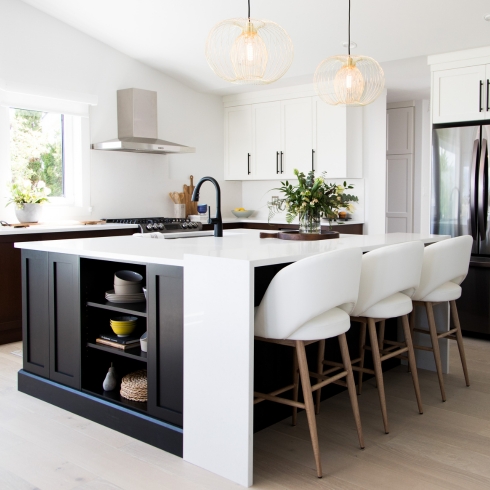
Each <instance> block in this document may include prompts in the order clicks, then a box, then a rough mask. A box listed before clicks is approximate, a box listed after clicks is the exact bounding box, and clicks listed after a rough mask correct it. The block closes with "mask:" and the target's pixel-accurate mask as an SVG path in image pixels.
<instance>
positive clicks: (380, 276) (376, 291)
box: [317, 242, 424, 434]
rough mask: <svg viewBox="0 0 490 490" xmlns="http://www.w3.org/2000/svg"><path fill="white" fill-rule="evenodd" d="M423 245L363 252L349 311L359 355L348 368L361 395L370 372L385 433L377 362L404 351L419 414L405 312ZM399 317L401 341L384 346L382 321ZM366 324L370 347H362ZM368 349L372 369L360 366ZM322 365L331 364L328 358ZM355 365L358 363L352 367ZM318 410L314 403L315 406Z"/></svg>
mask: <svg viewBox="0 0 490 490" xmlns="http://www.w3.org/2000/svg"><path fill="white" fill-rule="evenodd" d="M423 253H424V246H423V244H422V243H421V242H409V243H402V244H397V245H390V246H387V247H382V248H380V249H377V250H374V251H372V252H369V253H366V254H364V256H363V257H362V271H361V282H360V287H359V297H358V300H357V303H356V306H355V308H354V310H353V312H352V313H351V320H352V321H355V322H359V323H360V324H361V335H360V337H361V338H360V357H359V358H357V359H353V360H352V369H353V370H355V371H359V384H358V393H359V394H361V389H362V376H363V373H369V374H374V375H375V376H376V384H377V386H378V395H379V401H380V405H381V413H382V417H383V424H384V429H385V432H386V433H387V434H388V432H389V424H388V414H387V410H386V399H385V390H384V382H383V370H382V368H381V362H382V361H385V360H387V359H391V358H392V357H399V356H400V355H402V354H403V355H404V354H405V353H407V355H408V362H409V364H410V368H411V371H412V378H413V384H414V388H415V396H416V398H417V404H418V409H419V412H420V413H423V409H422V400H421V396H420V389H419V381H418V376H417V367H416V364H415V355H414V350H413V345H412V338H411V333H410V326H409V322H408V317H407V315H408V313H410V312H411V311H412V300H411V298H410V297H411V295H412V294H413V292H414V291H415V288H416V287H417V286H418V285H419V281H420V272H421V269H422V258H423ZM398 317H401V318H402V324H403V331H404V334H405V342H396V341H391V340H385V341H384V343H387V344H388V345H390V347H388V348H386V349H385V348H384V344H382V341H381V339H382V338H384V326H385V320H387V319H389V318H398ZM378 323H379V324H380V337H379V339H378V337H377V335H376V324H378ZM366 326H367V329H368V331H369V337H370V341H371V346H370V347H369V348H368V347H366V345H365V343H366ZM366 349H370V350H371V352H372V356H373V364H374V370H371V369H367V368H365V367H364V353H365V350H366ZM323 364H326V365H332V364H333V363H331V362H330V361H323ZM356 364H358V366H356ZM317 410H318V406H317Z"/></svg>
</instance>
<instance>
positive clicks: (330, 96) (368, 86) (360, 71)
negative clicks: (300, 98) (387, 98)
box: [313, 0, 385, 106]
mask: <svg viewBox="0 0 490 490" xmlns="http://www.w3.org/2000/svg"><path fill="white" fill-rule="evenodd" d="M350 2H351V0H349V40H348V42H347V47H348V54H347V55H336V56H330V57H329V58H326V59H324V60H323V61H322V62H321V63H320V64H319V65H318V67H317V69H316V71H315V77H314V80H313V81H314V84H315V89H316V92H317V94H318V96H319V97H320V98H321V99H322V100H323V101H324V102H326V103H327V104H330V105H340V104H343V105H351V106H363V105H368V104H370V103H371V102H373V101H374V100H376V99H377V98H378V96H379V95H380V94H381V92H382V91H383V89H384V85H385V75H384V72H383V69H382V68H381V66H380V65H379V63H378V62H377V61H376V60H374V59H373V58H370V57H369V56H351V54H350V48H351V41H350Z"/></svg>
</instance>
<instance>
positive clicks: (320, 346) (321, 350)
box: [315, 340, 325, 414]
mask: <svg viewBox="0 0 490 490" xmlns="http://www.w3.org/2000/svg"><path fill="white" fill-rule="evenodd" d="M324 359H325V340H320V342H318V359H317V362H318V366H317V371H316V372H317V373H318V374H323V360H324ZM321 396H322V389H321V388H320V389H319V390H316V393H315V398H316V400H315V413H316V414H319V413H320V401H321Z"/></svg>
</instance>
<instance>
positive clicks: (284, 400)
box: [254, 391, 305, 408]
mask: <svg viewBox="0 0 490 490" xmlns="http://www.w3.org/2000/svg"><path fill="white" fill-rule="evenodd" d="M254 396H256V397H257V398H258V399H259V400H260V401H263V400H268V401H271V402H277V403H282V404H283V405H289V406H290V407H296V408H305V404H304V403H300V402H295V401H294V400H288V399H287V398H281V397H279V396H274V395H267V394H265V393H258V392H256V391H255V392H254ZM254 403H259V402H255V401H254Z"/></svg>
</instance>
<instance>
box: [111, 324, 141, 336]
mask: <svg viewBox="0 0 490 490" xmlns="http://www.w3.org/2000/svg"><path fill="white" fill-rule="evenodd" d="M111 328H112V331H113V332H114V333H115V334H116V335H117V336H118V337H127V336H128V335H129V334H131V333H132V332H133V330H134V329H135V328H136V323H132V324H131V325H114V324H111Z"/></svg>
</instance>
